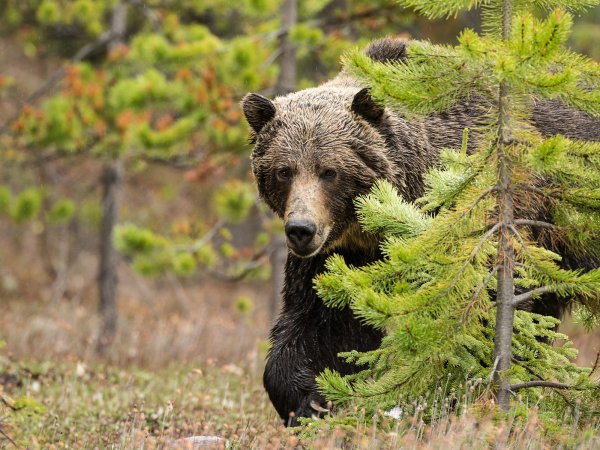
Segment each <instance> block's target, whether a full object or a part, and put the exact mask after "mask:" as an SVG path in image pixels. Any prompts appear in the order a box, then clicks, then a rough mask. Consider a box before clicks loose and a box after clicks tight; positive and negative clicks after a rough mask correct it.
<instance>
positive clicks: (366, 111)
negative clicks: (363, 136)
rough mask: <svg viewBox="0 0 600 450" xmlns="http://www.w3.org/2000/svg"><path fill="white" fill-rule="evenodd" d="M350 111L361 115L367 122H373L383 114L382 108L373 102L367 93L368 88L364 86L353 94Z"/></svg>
mask: <svg viewBox="0 0 600 450" xmlns="http://www.w3.org/2000/svg"><path fill="white" fill-rule="evenodd" d="M352 111H354V112H355V113H356V114H359V115H361V116H362V117H364V118H365V119H367V120H368V121H369V122H375V121H376V120H378V119H380V118H381V116H382V115H383V111H384V108H383V106H381V105H378V104H377V103H375V101H374V100H373V98H372V97H371V95H370V94H369V89H367V88H364V89H361V90H360V91H358V93H357V94H356V95H355V96H354V99H353V100H352Z"/></svg>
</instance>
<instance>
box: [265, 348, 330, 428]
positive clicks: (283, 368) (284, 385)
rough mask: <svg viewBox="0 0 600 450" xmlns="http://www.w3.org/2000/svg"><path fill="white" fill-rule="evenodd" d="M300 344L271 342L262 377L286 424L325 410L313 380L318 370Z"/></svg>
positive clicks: (293, 424) (295, 423)
mask: <svg viewBox="0 0 600 450" xmlns="http://www.w3.org/2000/svg"><path fill="white" fill-rule="evenodd" d="M299 344H300V343H298V342H288V343H284V344H283V345H282V343H281V342H274V345H273V348H272V349H271V351H270V352H269V357H268V359H267V364H266V366H265V373H264V377H263V382H264V386H265V389H266V390H267V393H268V394H269V398H270V399H271V402H272V403H273V406H274V407H275V409H276V410H277V412H278V413H279V415H280V416H281V419H282V420H283V423H284V425H286V426H296V425H298V418H299V417H313V416H316V417H322V416H323V415H324V414H325V413H327V409H326V401H325V399H324V398H323V396H322V395H321V394H320V393H319V392H318V390H317V383H316V381H315V378H316V376H317V375H318V373H319V370H315V369H318V368H317V367H315V366H314V360H312V359H311V358H310V357H309V356H308V355H307V354H306V352H305V350H304V349H303V348H301V347H302V346H301V345H299ZM298 347H300V348H298Z"/></svg>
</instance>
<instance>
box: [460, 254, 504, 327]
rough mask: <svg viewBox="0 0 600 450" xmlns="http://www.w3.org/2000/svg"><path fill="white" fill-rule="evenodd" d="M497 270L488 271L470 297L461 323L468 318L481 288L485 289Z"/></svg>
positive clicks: (496, 268)
mask: <svg viewBox="0 0 600 450" xmlns="http://www.w3.org/2000/svg"><path fill="white" fill-rule="evenodd" d="M499 268H500V266H496V267H494V268H493V269H492V270H491V271H490V273H488V274H487V276H486V277H485V279H484V280H483V282H482V283H481V284H480V285H479V286H478V287H477V290H476V291H475V293H474V294H473V297H471V301H470V302H469V304H468V305H467V307H466V308H465V313H464V314H463V323H464V322H466V320H467V317H468V316H469V311H470V310H471V308H472V307H473V306H474V305H475V302H476V301H477V297H479V294H481V291H482V290H483V288H485V286H486V285H487V284H488V283H489V282H490V280H491V279H492V277H493V276H494V275H495V274H496V272H498V269H499Z"/></svg>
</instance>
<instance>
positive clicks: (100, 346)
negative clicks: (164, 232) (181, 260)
mask: <svg viewBox="0 0 600 450" xmlns="http://www.w3.org/2000/svg"><path fill="white" fill-rule="evenodd" d="M126 29H127V4H125V3H118V4H117V5H116V6H115V8H114V9H113V13H112V21H111V34H112V36H113V38H112V40H111V43H110V47H111V48H112V47H114V46H116V45H119V44H121V43H122V42H123V37H124V36H125V31H126ZM122 181H123V163H122V161H121V159H120V158H119V157H116V158H115V159H114V160H113V161H111V162H108V163H106V165H105V166H104V168H103V171H102V176H101V183H102V224H101V227H100V249H99V253H100V258H99V261H98V293H99V304H98V309H99V313H100V316H101V321H102V323H101V325H100V332H99V335H98V342H97V345H96V350H97V352H98V353H100V354H103V353H104V352H105V351H106V350H107V349H108V348H109V347H110V345H111V344H112V342H113V341H114V338H115V335H116V332H117V324H118V318H119V313H118V309H117V283H118V278H117V254H116V251H115V248H114V247H113V232H114V228H115V225H116V224H117V221H118V219H119V197H120V191H121V185H122Z"/></svg>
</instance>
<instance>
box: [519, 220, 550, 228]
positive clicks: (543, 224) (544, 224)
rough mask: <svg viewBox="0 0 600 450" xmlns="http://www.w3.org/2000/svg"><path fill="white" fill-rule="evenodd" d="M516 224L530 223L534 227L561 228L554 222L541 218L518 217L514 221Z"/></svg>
mask: <svg viewBox="0 0 600 450" xmlns="http://www.w3.org/2000/svg"><path fill="white" fill-rule="evenodd" d="M514 224H515V225H529V226H532V227H542V228H553V229H558V228H560V227H559V226H557V225H554V224H553V223H550V222H544V221H541V220H527V219H517V220H515V221H514Z"/></svg>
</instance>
